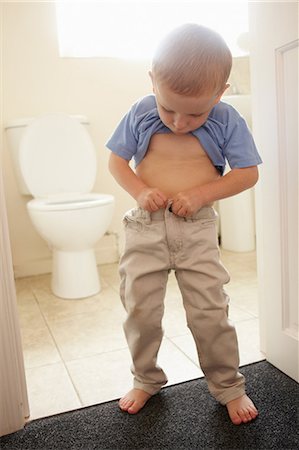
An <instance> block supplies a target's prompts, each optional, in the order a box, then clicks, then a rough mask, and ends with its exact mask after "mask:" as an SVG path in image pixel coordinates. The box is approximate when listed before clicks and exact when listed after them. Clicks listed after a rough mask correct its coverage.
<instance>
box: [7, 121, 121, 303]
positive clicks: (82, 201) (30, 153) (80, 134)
mask: <svg viewBox="0 0 299 450" xmlns="http://www.w3.org/2000/svg"><path fill="white" fill-rule="evenodd" d="M80 122H81V123H80ZM82 123H87V122H86V119H85V118H84V117H80V116H76V117H75V116H72V117H71V116H68V115H66V114H62V113H61V114H60V113H57V114H47V115H43V116H40V117H37V118H34V119H24V120H18V121H14V122H12V123H11V124H8V125H7V127H6V131H7V135H8V141H9V144H10V149H11V151H12V156H13V160H14V164H15V168H16V173H17V178H18V182H19V186H20V190H21V193H22V194H25V195H26V194H27V195H28V194H31V195H32V196H33V197H34V199H33V200H30V201H29V202H28V203H27V208H28V213H29V216H30V218H31V220H32V223H33V225H34V227H35V228H36V230H37V231H38V233H39V234H40V235H41V236H42V237H43V238H44V239H45V240H46V241H47V242H48V244H49V246H50V248H51V250H52V251H53V271H52V290H53V293H54V294H55V295H56V296H58V297H62V298H68V299H75V298H83V297H88V296H91V295H94V294H96V293H97V292H99V291H100V280H99V275H98V271H97V265H96V259H95V253H94V246H95V244H96V242H97V241H98V240H99V239H100V238H101V237H102V236H103V235H104V233H105V232H106V231H107V229H108V226H109V224H110V222H111V219H112V215H113V209H114V197H113V196H112V195H108V194H97V193H91V190H92V188H93V185H94V183H95V178H96V172H97V158H96V152H95V148H94V145H93V143H92V141H91V138H90V136H89V134H88V132H87V130H86V129H85V128H84V126H83V124H82Z"/></svg>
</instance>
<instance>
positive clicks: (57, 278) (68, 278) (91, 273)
mask: <svg viewBox="0 0 299 450" xmlns="http://www.w3.org/2000/svg"><path fill="white" fill-rule="evenodd" d="M51 286H52V291H53V293H54V294H55V295H56V296H57V297H61V298H66V299H80V298H84V297H90V296H92V295H95V294H96V293H97V292H99V291H100V290H101V285H100V279H99V274H98V270H97V264H96V259H95V254H94V250H93V249H91V250H85V251H81V252H66V251H61V250H53V272H52V283H51Z"/></svg>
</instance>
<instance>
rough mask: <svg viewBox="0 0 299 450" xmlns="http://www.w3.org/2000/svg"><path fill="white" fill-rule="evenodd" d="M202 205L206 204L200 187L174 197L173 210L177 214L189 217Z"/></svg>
mask: <svg viewBox="0 0 299 450" xmlns="http://www.w3.org/2000/svg"><path fill="white" fill-rule="evenodd" d="M202 206H204V205H203V201H202V199H201V196H200V195H199V191H198V189H189V190H187V191H183V192H179V193H178V194H176V195H175V196H174V197H173V199H172V205H171V210H172V212H173V213H174V214H176V215H177V216H181V217H188V216H192V215H193V214H195V213H196V211H198V210H199V209H200V208H201V207H202Z"/></svg>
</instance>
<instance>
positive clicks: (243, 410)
mask: <svg viewBox="0 0 299 450" xmlns="http://www.w3.org/2000/svg"><path fill="white" fill-rule="evenodd" d="M225 406H226V407H227V410H228V414H229V417H230V418H231V421H232V422H233V423H234V424H235V425H240V424H241V423H247V422H250V421H251V420H253V419H255V418H256V417H257V415H258V411H257V409H256V407H255V406H254V404H253V402H252V401H251V400H250V398H249V397H248V396H247V395H246V394H244V395H242V396H241V397H238V398H235V399H234V400H231V401H230V402H228V403H227V404H226V405H225Z"/></svg>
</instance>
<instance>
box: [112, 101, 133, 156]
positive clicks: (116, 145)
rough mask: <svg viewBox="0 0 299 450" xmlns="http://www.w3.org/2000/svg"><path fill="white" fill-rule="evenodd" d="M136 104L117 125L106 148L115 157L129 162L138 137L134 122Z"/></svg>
mask: <svg viewBox="0 0 299 450" xmlns="http://www.w3.org/2000/svg"><path fill="white" fill-rule="evenodd" d="M136 106H137V105H136V104H135V105H133V106H132V108H131V109H130V111H128V112H127V113H126V114H125V116H124V117H123V118H122V119H121V121H120V122H119V124H118V125H117V127H116V129H115V131H114V133H113V134H112V136H111V137H110V139H109V140H108V142H107V143H106V146H107V147H108V148H109V149H110V150H111V151H112V152H113V153H115V154H116V155H118V156H120V157H121V158H124V159H126V160H127V161H130V160H131V159H132V157H133V156H134V154H135V153H136V150H137V144H138V137H137V129H136V121H135V112H136Z"/></svg>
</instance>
